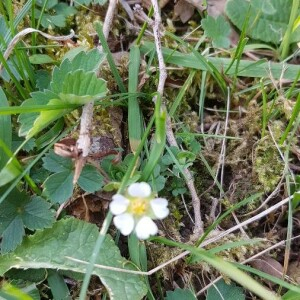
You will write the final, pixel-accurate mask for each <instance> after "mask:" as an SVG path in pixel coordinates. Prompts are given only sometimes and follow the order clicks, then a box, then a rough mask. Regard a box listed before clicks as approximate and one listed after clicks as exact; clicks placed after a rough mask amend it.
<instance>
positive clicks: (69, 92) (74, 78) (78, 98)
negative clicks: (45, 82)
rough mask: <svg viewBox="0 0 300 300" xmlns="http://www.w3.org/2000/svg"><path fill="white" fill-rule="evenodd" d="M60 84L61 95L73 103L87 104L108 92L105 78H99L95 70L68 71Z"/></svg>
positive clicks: (64, 99)
mask: <svg viewBox="0 0 300 300" xmlns="http://www.w3.org/2000/svg"><path fill="white" fill-rule="evenodd" d="M60 84H61V92H60V93H59V97H60V98H61V99H62V100H63V101H65V102H68V103H72V104H85V103H87V102H89V101H92V100H96V99H97V98H101V97H104V96H105V95H106V92H107V88H106V82H105V81H104V80H103V79H100V78H97V75H96V74H95V73H94V72H88V73H86V72H85V71H83V70H77V71H75V72H73V73H68V74H67V75H66V77H65V78H64V80H63V81H62V82H61V83H60Z"/></svg>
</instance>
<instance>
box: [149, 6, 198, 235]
mask: <svg viewBox="0 0 300 300" xmlns="http://www.w3.org/2000/svg"><path fill="white" fill-rule="evenodd" d="M151 2H152V6H153V10H154V23H153V33H154V39H155V47H156V52H157V58H158V65H159V82H158V87H157V92H158V93H159V95H160V96H161V97H162V95H163V92H164V86H165V81H166V78H167V71H166V66H165V62H164V58H163V54H162V51H161V41H160V25H161V17H160V12H159V6H158V3H157V0H151ZM153 100H154V101H155V100H156V97H154V99H153ZM166 126H167V128H166V131H167V140H168V143H169V144H170V145H171V146H175V147H178V144H177V142H176V138H175V136H174V133H173V130H172V123H171V118H170V116H169V115H168V116H167V124H166ZM183 172H184V178H185V182H186V185H187V187H188V189H189V191H190V194H191V197H192V205H193V209H194V217H195V228H194V234H193V236H192V237H191V240H196V239H198V238H199V236H200V235H201V234H202V233H203V222H202V219H201V213H200V199H199V197H198V195H197V191H196V188H195V184H194V180H193V176H192V173H191V172H190V170H189V169H187V168H186V169H184V171H183Z"/></svg>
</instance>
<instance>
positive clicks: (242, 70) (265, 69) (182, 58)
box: [141, 42, 299, 80]
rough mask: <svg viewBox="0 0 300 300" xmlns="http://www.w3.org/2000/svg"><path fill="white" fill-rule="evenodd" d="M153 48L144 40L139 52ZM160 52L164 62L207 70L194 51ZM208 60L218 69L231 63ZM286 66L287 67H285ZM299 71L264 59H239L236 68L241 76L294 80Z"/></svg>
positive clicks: (224, 60) (290, 66) (163, 50)
mask: <svg viewBox="0 0 300 300" xmlns="http://www.w3.org/2000/svg"><path fill="white" fill-rule="evenodd" d="M153 49H154V44H153V43H152V42H144V44H143V45H142V46H141V53H143V54H146V55H147V54H148V53H149V52H150V51H151V50H153ZM162 52H163V55H164V58H165V60H166V62H168V63H169V64H174V65H177V66H181V67H186V68H191V69H197V70H204V71H208V67H207V65H206V64H204V63H203V61H201V60H199V59H198V57H197V56H196V55H195V53H193V52H192V53H181V52H179V51H174V50H171V49H168V48H165V47H163V48H162ZM207 60H208V62H209V63H210V64H212V65H214V66H215V68H216V69H218V70H219V71H222V70H224V69H225V70H226V68H227V67H228V66H229V64H230V63H231V61H232V60H231V59H230V58H218V57H208V58H207ZM235 67H236V62H234V64H233V66H232V68H234V69H235ZM286 67H287V68H286ZM284 69H286V70H285V72H284V76H282V70H284ZM234 72H235V71H233V72H232V71H230V72H229V73H228V74H227V75H233V74H234ZM298 72H299V67H298V66H297V65H292V64H283V63H275V62H267V61H266V60H260V61H257V62H253V61H248V60H241V61H240V66H239V69H238V74H237V76H242V77H265V78H269V77H270V73H271V74H272V76H273V78H274V79H280V78H285V79H289V80H294V79H295V78H296V76H297V74H298Z"/></svg>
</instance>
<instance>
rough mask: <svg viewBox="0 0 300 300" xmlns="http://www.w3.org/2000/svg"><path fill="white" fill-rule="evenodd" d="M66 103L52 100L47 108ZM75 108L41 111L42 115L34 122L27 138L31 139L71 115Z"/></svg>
mask: <svg viewBox="0 0 300 300" xmlns="http://www.w3.org/2000/svg"><path fill="white" fill-rule="evenodd" d="M61 104H64V102H63V101H62V100H60V99H51V100H50V101H49V102H48V103H47V106H48V105H49V106H50V105H61ZM72 110H73V108H65V109H53V110H43V111H41V113H40V115H39V116H38V117H37V118H36V120H35V121H34V123H33V125H32V128H31V129H30V130H29V131H28V132H27V136H26V138H31V137H33V136H34V135H36V134H37V133H39V132H40V131H42V130H43V129H44V128H46V127H47V126H48V125H50V124H51V123H52V122H54V121H55V120H57V119H59V118H61V117H63V116H64V115H66V114H68V113H70V112H71V111H72Z"/></svg>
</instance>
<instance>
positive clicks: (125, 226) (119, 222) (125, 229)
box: [114, 213, 134, 235]
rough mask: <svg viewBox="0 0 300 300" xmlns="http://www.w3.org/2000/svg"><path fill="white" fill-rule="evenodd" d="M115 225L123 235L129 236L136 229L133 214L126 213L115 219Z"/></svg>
mask: <svg viewBox="0 0 300 300" xmlns="http://www.w3.org/2000/svg"><path fill="white" fill-rule="evenodd" d="M114 224H115V226H116V227H117V228H118V229H119V230H120V231H121V233H122V234H123V235H129V234H130V233H131V232H132V230H133V228H134V219H133V217H132V215H131V214H128V213H125V214H121V215H118V216H116V217H114Z"/></svg>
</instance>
